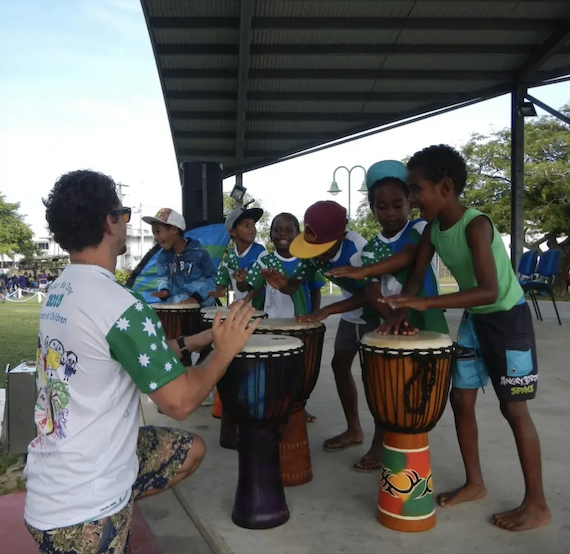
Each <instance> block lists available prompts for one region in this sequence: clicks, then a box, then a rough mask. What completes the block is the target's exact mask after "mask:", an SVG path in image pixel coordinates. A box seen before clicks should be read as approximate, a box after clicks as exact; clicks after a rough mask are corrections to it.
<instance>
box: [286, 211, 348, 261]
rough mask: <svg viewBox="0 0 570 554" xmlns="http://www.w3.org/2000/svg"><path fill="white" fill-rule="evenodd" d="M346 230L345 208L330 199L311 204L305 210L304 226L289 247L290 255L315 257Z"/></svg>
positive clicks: (303, 257)
mask: <svg viewBox="0 0 570 554" xmlns="http://www.w3.org/2000/svg"><path fill="white" fill-rule="evenodd" d="M345 231H346V208H343V207H342V206H341V205H340V204H337V203H336V202H333V201H332V200H323V201H321V202H317V203H316V204H313V205H312V206H311V207H310V208H309V209H308V210H307V211H306V212H305V228H304V230H303V233H302V234H301V235H297V237H296V238H295V240H293V242H292V243H291V246H290V247H289V252H291V255H292V256H295V257H296V258H300V259H309V258H316V257H317V256H320V255H321V254H324V253H325V252H326V251H327V250H330V249H331V248H332V247H333V246H334V245H335V243H336V242H337V241H339V240H340V239H342V237H343V236H344V232H345Z"/></svg>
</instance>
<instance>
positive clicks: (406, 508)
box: [378, 432, 436, 532]
mask: <svg viewBox="0 0 570 554" xmlns="http://www.w3.org/2000/svg"><path fill="white" fill-rule="evenodd" d="M378 521H379V522H380V523H381V524H382V525H384V526H385V527H388V528H389V529H393V530H395V531H405V532H418V531H427V530H428V529H432V528H433V527H434V526H435V521H436V516H435V504H434V500H433V481H432V474H431V463H430V455H429V444H428V435H427V433H421V434H415V435H404V434H399V433H389V432H386V433H385V434H384V444H383V448H382V469H381V473H380V487H379V491H378Z"/></svg>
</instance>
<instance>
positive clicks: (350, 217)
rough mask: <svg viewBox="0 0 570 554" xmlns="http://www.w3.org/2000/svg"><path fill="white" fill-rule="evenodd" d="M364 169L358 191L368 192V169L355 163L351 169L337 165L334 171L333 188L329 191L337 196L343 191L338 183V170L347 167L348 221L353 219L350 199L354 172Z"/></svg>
mask: <svg viewBox="0 0 570 554" xmlns="http://www.w3.org/2000/svg"><path fill="white" fill-rule="evenodd" d="M358 168H360V169H362V171H364V180H363V181H362V186H361V187H360V188H359V189H358V192H364V193H365V192H368V189H367V188H366V169H365V168H364V167H362V166H361V165H355V166H354V167H351V168H350V169H348V167H346V166H344V165H341V166H339V167H337V168H336V169H335V170H334V171H333V180H332V183H331V188H330V189H329V190H328V191H327V192H328V193H329V194H332V195H333V196H336V195H337V194H338V193H339V192H342V190H341V189H340V188H339V186H338V183H337V182H336V172H337V171H338V170H339V169H345V170H346V172H347V173H348V221H349V222H350V221H351V220H352V213H351V201H350V193H351V189H350V185H351V178H352V172H353V171H354V170H355V169H358Z"/></svg>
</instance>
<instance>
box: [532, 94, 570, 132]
mask: <svg viewBox="0 0 570 554" xmlns="http://www.w3.org/2000/svg"><path fill="white" fill-rule="evenodd" d="M525 96H526V98H527V100H530V101H531V102H532V103H533V104H536V105H537V106H539V107H540V108H542V109H543V110H544V111H545V112H547V113H549V114H550V115H553V116H554V117H556V118H558V119H560V121H564V123H567V124H568V125H570V117H568V116H567V115H565V114H563V113H561V112H559V111H558V110H555V109H554V108H551V107H550V106H549V105H548V104H545V103H544V102H541V101H540V100H539V99H538V98H535V97H534V96H531V95H530V94H528V93H527V94H526V95H525Z"/></svg>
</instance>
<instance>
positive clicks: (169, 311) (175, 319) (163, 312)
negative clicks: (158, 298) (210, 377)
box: [151, 302, 200, 366]
mask: <svg viewBox="0 0 570 554" xmlns="http://www.w3.org/2000/svg"><path fill="white" fill-rule="evenodd" d="M151 306H152V307H153V308H154V310H155V311H156V314H157V315H158V318H159V319H160V322H161V323H162V326H163V327H164V332H165V334H166V338H167V339H168V340H174V339H177V338H178V337H179V336H180V335H184V336H190V335H195V334H196V333H199V332H200V305H199V304H165V303H164V302H162V303H160V304H151ZM182 363H183V364H184V365H185V366H191V365H192V356H191V354H190V352H184V355H183V356H182Z"/></svg>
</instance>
